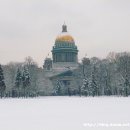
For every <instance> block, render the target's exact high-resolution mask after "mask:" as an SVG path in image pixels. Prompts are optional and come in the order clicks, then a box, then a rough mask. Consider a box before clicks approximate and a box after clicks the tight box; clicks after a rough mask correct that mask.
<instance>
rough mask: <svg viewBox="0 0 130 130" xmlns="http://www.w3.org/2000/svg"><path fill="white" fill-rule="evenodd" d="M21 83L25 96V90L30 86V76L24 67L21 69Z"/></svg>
mask: <svg viewBox="0 0 130 130" xmlns="http://www.w3.org/2000/svg"><path fill="white" fill-rule="evenodd" d="M22 82H23V89H24V96H26V89H27V88H28V87H29V86H30V74H29V72H28V69H27V68H26V67H25V66H24V69H23V75H22Z"/></svg>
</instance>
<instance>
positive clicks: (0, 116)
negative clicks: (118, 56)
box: [0, 97, 130, 130]
mask: <svg viewBox="0 0 130 130" xmlns="http://www.w3.org/2000/svg"><path fill="white" fill-rule="evenodd" d="M87 123H89V124H94V123H96V124H97V123H105V124H110V123H113V124H119V123H120V124H123V123H127V124H128V123H130V97H128V98H124V97H94V98H93V97H42V98H33V99H21V98H20V99H0V130H130V126H124V127H123V126H122V127H90V126H86V125H85V124H87Z"/></svg>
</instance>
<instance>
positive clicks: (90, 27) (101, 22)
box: [0, 0, 130, 66]
mask: <svg viewBox="0 0 130 130" xmlns="http://www.w3.org/2000/svg"><path fill="white" fill-rule="evenodd" d="M64 21H65V22H66V24H67V25H68V31H69V33H70V34H71V35H72V36H73V37H74V39H75V42H76V45H77V46H78V49H79V59H81V58H82V57H83V56H85V54H86V53H87V55H88V57H92V56H98V57H101V58H104V57H106V56H107V54H108V53H109V52H111V51H116V52H119V51H130V0H0V62H1V64H6V63H8V62H10V61H23V60H24V58H25V57H26V56H31V57H33V59H34V60H35V61H37V62H38V64H39V65H40V66H41V65H42V64H43V60H44V58H45V57H46V56H47V54H48V53H49V52H51V49H52V46H53V45H54V42H55V38H56V36H57V35H58V34H59V33H60V32H61V26H62V24H63V23H64Z"/></svg>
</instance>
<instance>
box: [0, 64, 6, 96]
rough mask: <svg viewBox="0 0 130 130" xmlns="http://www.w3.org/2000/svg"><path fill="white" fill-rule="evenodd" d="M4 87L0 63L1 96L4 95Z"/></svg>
mask: <svg viewBox="0 0 130 130" xmlns="http://www.w3.org/2000/svg"><path fill="white" fill-rule="evenodd" d="M5 89H6V85H5V82H4V74H3V69H2V66H1V65H0V93H1V98H2V97H3V95H4V92H5Z"/></svg>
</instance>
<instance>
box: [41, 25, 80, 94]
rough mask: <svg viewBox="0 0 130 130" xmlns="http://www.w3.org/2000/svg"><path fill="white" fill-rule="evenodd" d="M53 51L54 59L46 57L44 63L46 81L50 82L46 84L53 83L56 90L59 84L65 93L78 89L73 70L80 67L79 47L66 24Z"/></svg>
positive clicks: (62, 92)
mask: <svg viewBox="0 0 130 130" xmlns="http://www.w3.org/2000/svg"><path fill="white" fill-rule="evenodd" d="M51 52H52V59H51V58H46V59H45V61H44V65H43V71H44V78H45V82H48V83H46V85H48V87H50V86H49V85H50V84H51V85H52V88H53V89H52V90H54V91H55V88H56V87H57V85H60V87H61V94H63V95H64V94H68V92H69V91H73V92H74V91H77V87H78V86H77V84H76V81H75V77H74V75H73V72H74V70H75V69H77V67H78V49H77V46H76V45H75V41H74V39H73V37H72V36H71V35H70V34H69V33H68V32H67V26H66V25H65V24H64V25H63V26H62V32H61V34H60V35H58V36H57V38H56V40H55V44H54V46H53V48H52V51H51ZM50 82H51V83H50ZM46 87H47V86H46Z"/></svg>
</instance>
